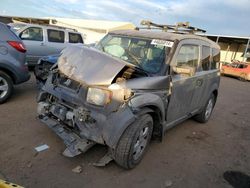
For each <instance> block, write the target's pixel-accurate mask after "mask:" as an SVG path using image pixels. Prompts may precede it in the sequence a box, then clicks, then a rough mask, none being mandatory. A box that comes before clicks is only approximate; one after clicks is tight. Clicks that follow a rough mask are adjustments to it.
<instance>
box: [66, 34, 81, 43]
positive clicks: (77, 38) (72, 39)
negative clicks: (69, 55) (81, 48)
mask: <svg viewBox="0 0 250 188" xmlns="http://www.w3.org/2000/svg"><path fill="white" fill-rule="evenodd" d="M69 43H83V40H82V36H81V35H80V34H78V33H69Z"/></svg>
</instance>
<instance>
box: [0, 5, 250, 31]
mask: <svg viewBox="0 0 250 188" xmlns="http://www.w3.org/2000/svg"><path fill="white" fill-rule="evenodd" d="M0 15H15V16H29V17H46V16H53V17H68V18H83V19H99V20H100V19H101V20H115V21H129V22H133V23H134V24H135V25H138V24H139V23H140V20H142V19H149V20H152V21H154V22H157V23H168V24H173V23H176V22H179V21H189V22H190V23H191V25H194V26H196V27H201V28H204V29H205V30H207V33H209V34H225V35H238V36H250V23H249V22H250V0H207V1H205V0H165V1H164V0H154V1H153V0H152V1H150V0H113V1H112V0H99V1H98V0H40V1H38V0H22V1H21V0H0Z"/></svg>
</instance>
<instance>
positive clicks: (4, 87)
mask: <svg viewBox="0 0 250 188" xmlns="http://www.w3.org/2000/svg"><path fill="white" fill-rule="evenodd" d="M8 89H9V85H8V82H7V81H6V80H5V79H4V78H3V77H0V98H3V97H5V95H6V94H7V93H8Z"/></svg>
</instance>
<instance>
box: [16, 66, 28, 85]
mask: <svg viewBox="0 0 250 188" xmlns="http://www.w3.org/2000/svg"><path fill="white" fill-rule="evenodd" d="M29 79H30V73H29V71H28V70H25V68H22V69H21V70H20V71H19V72H18V73H17V74H16V80H15V84H21V83H23V82H26V81H28V80H29Z"/></svg>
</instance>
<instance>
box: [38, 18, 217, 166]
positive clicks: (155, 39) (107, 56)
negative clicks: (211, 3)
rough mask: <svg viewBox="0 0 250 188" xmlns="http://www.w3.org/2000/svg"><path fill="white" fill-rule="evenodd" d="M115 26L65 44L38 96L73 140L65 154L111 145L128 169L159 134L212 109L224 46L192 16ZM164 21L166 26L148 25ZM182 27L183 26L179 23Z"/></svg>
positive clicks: (59, 130) (44, 114) (43, 114)
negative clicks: (193, 23)
mask: <svg viewBox="0 0 250 188" xmlns="http://www.w3.org/2000/svg"><path fill="white" fill-rule="evenodd" d="M143 24H144V25H145V24H146V25H147V27H146V28H140V29H136V30H122V31H113V32H110V33H109V34H107V35H106V36H105V37H104V38H103V39H102V40H101V41H100V42H99V43H98V44H97V46H96V48H93V47H86V46H71V47H68V48H66V49H64V50H63V52H62V54H61V56H60V57H59V59H58V63H57V65H55V66H53V67H52V68H51V71H50V74H49V76H48V78H47V81H46V83H45V85H44V86H43V87H42V90H41V91H40V93H39V95H38V99H37V100H38V114H39V118H40V120H41V121H42V122H44V123H45V124H47V125H48V126H49V127H50V128H51V129H52V130H53V131H54V132H55V133H56V134H57V135H58V136H60V137H61V138H62V139H63V140H64V143H65V145H66V146H67V148H66V150H65V151H64V153H63V154H64V155H65V156H68V157H73V156H76V155H78V154H81V153H84V152H85V151H87V150H88V149H89V148H90V147H92V146H93V145H94V144H102V145H106V146H108V148H109V150H108V154H107V155H105V156H104V157H103V158H102V159H101V160H100V161H99V163H97V165H105V164H106V163H107V162H109V161H110V160H115V162H116V163H117V164H118V165H120V166H122V167H124V168H127V169H130V168H133V167H135V166H136V165H137V164H138V163H139V162H140V161H141V159H142V157H143V155H144V153H145V151H146V148H147V146H148V145H149V142H150V140H151V139H153V138H159V139H162V137H163V135H164V132H165V131H166V130H167V129H169V128H171V127H173V126H175V125H177V124H178V123H180V122H182V121H184V120H186V119H188V118H190V117H194V119H195V120H197V121H199V122H201V123H205V122H207V121H208V119H209V118H210V116H211V113H212V110H213V107H214V105H215V102H216V98H217V95H218V88H219V82H220V73H219V69H218V67H219V65H218V63H219V61H220V48H219V46H218V45H217V44H216V43H214V42H213V41H211V40H209V39H207V38H206V37H201V36H198V35H196V34H194V32H199V31H201V32H203V30H201V29H197V28H194V27H190V26H189V25H188V23H179V24H177V25H174V26H171V25H158V24H154V23H152V22H148V21H147V22H146V21H144V22H143ZM152 28H161V29H163V30H164V31H163V32H160V31H152V30H149V29H152ZM181 28H182V29H181Z"/></svg>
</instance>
